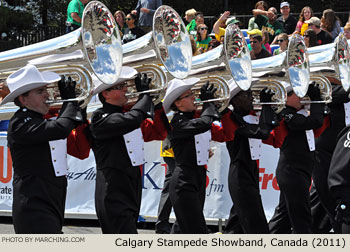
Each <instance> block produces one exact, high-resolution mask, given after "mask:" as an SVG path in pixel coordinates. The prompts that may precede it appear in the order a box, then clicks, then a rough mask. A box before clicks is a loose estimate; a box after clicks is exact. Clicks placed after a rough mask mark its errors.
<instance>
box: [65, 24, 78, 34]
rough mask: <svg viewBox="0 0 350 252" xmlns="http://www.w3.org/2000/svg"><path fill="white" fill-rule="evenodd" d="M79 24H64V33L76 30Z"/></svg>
mask: <svg viewBox="0 0 350 252" xmlns="http://www.w3.org/2000/svg"><path fill="white" fill-rule="evenodd" d="M79 28H80V26H79V25H76V24H70V25H66V33H70V32H72V31H74V30H77V29H79Z"/></svg>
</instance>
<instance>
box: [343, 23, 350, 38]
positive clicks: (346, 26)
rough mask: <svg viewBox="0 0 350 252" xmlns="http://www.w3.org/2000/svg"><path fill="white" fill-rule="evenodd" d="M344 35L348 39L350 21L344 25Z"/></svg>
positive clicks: (349, 35) (349, 36)
mask: <svg viewBox="0 0 350 252" xmlns="http://www.w3.org/2000/svg"><path fill="white" fill-rule="evenodd" d="M344 35H345V37H346V39H350V23H346V25H345V26H344Z"/></svg>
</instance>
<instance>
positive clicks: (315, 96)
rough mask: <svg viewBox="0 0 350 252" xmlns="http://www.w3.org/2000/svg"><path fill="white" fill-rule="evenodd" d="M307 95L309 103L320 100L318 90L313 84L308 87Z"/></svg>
mask: <svg viewBox="0 0 350 252" xmlns="http://www.w3.org/2000/svg"><path fill="white" fill-rule="evenodd" d="M307 95H308V96H309V97H310V99H311V101H320V100H321V92H320V88H319V87H318V85H316V84H315V83H314V82H313V83H311V84H310V85H309V89H308V90H307Z"/></svg>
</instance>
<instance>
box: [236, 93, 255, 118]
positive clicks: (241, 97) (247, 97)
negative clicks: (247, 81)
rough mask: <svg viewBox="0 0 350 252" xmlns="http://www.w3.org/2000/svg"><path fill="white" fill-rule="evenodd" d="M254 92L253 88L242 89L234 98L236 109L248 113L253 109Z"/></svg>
mask: <svg viewBox="0 0 350 252" xmlns="http://www.w3.org/2000/svg"><path fill="white" fill-rule="evenodd" d="M253 100H254V98H253V94H252V91H251V90H247V91H240V92H239V93H238V94H237V95H236V96H235V97H233V98H232V100H231V103H232V105H233V107H234V109H235V110H238V111H241V112H244V114H248V113H249V112H250V111H251V110H253Z"/></svg>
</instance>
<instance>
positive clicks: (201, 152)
mask: <svg viewBox="0 0 350 252" xmlns="http://www.w3.org/2000/svg"><path fill="white" fill-rule="evenodd" d="M210 140H211V131H210V130H208V131H206V132H204V133H201V134H198V135H195V136H194V141H195V146H196V156H197V165H206V164H207V163H208V161H209V151H210Z"/></svg>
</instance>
